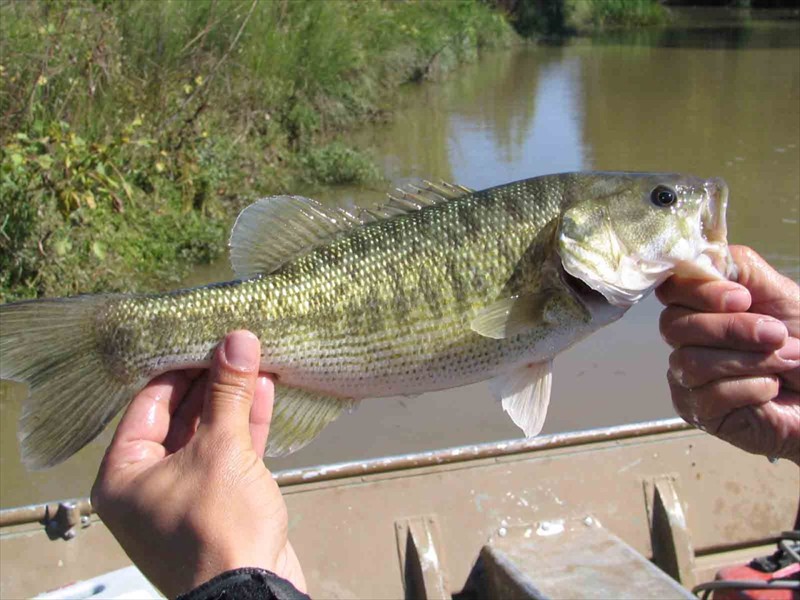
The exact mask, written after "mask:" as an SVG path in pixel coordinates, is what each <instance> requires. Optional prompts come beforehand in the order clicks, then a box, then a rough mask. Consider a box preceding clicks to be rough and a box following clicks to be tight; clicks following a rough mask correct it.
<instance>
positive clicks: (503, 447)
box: [0, 418, 692, 528]
mask: <svg viewBox="0 0 800 600" xmlns="http://www.w3.org/2000/svg"><path fill="white" fill-rule="evenodd" d="M687 429H692V426H691V425H689V424H688V423H686V422H685V421H683V420H682V419H679V418H672V419H660V420H655V421H643V422H639V423H630V424H625V425H614V426H611V427H599V428H594V429H585V430H580V431H569V432H565V433H553V434H549V435H542V436H538V437H534V438H529V439H524V438H523V439H512V440H501V441H497V442H486V443H482V444H471V445H465V446H455V447H451V448H442V449H439V450H428V451H425V452H415V453H409V454H398V455H392V456H386V457H383V458H374V459H369V460H363V461H349V462H340V463H333V464H330V465H319V466H310V467H303V468H300V469H287V470H283V471H277V472H275V473H273V477H274V479H275V481H276V482H277V484H278V485H279V486H280V487H289V486H294V485H300V484H308V483H318V482H325V481H333V480H337V479H345V478H348V477H364V476H366V475H375V474H379V473H386V472H391V471H404V470H409V469H417V468H420V467H429V466H438V465H446V464H453V463H460V462H468V461H473V460H481V459H487V458H498V457H506V456H513V455H515V454H523V453H527V452H532V451H539V450H547V449H552V448H564V447H570V446H581V445H584V444H591V443H596V442H603V441H617V440H624V439H628V438H633V437H641V436H647V435H655V434H662V433H670V432H675V431H683V430H687ZM59 504H71V505H75V506H76V507H77V508H78V509H79V511H80V513H81V515H91V514H92V513H93V509H92V505H91V501H90V500H89V498H71V499H66V500H61V501H54V502H45V503H34V504H28V505H25V506H16V507H11V508H4V509H0V528H2V527H10V526H12V525H22V524H25V523H42V522H44V521H45V520H46V519H47V518H48V516H49V515H52V514H54V511H55V509H56V508H57V507H58V505H59Z"/></svg>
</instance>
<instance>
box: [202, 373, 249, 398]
mask: <svg viewBox="0 0 800 600" xmlns="http://www.w3.org/2000/svg"><path fill="white" fill-rule="evenodd" d="M247 392H248V387H247V383H246V381H245V380H243V379H241V378H238V379H235V380H233V381H214V382H212V384H211V399H212V401H213V402H214V403H217V404H240V403H241V402H243V401H245V400H246V399H247Z"/></svg>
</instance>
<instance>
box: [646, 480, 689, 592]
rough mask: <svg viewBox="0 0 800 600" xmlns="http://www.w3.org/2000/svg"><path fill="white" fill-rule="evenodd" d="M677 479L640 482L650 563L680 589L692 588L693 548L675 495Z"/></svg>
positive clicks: (681, 508)
mask: <svg viewBox="0 0 800 600" xmlns="http://www.w3.org/2000/svg"><path fill="white" fill-rule="evenodd" d="M676 482H677V476H670V475H663V476H659V477H654V478H652V479H648V480H646V481H644V493H645V503H646V505H647V517H648V521H649V523H650V542H651V544H652V546H653V562H654V563H655V564H656V565H658V566H659V567H660V568H661V570H662V571H664V572H665V573H667V574H668V575H670V576H671V577H672V578H673V579H676V580H677V581H680V582H681V584H683V586H684V587H686V588H689V589H691V588H692V587H693V586H694V585H695V583H696V582H695V575H694V570H695V563H694V546H693V545H692V538H691V534H690V532H689V527H688V525H687V523H686V514H685V511H684V509H683V504H682V503H681V500H680V496H679V495H678V491H677V486H676Z"/></svg>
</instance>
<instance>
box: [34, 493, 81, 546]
mask: <svg viewBox="0 0 800 600" xmlns="http://www.w3.org/2000/svg"><path fill="white" fill-rule="evenodd" d="M42 523H44V530H45V533H47V537H49V538H50V539H51V540H56V539H59V538H61V539H62V540H71V539H73V538H74V537H75V536H76V535H78V529H77V527H78V525H80V526H81V527H83V528H86V527H88V526H89V525H90V519H89V516H88V515H81V507H80V505H78V504H77V503H75V502H61V503H59V505H58V508H57V509H56V511H55V514H53V515H51V512H50V507H49V506H47V508H45V513H44V519H42Z"/></svg>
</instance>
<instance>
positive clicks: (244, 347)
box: [225, 331, 259, 370]
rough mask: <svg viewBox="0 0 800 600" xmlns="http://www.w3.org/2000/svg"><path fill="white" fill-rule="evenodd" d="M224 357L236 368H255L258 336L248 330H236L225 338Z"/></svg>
mask: <svg viewBox="0 0 800 600" xmlns="http://www.w3.org/2000/svg"><path fill="white" fill-rule="evenodd" d="M225 359H226V360H227V361H228V364H229V365H230V366H232V367H234V368H237V369H247V370H250V369H255V368H257V366H258V359H259V352H258V338H257V337H256V336H254V335H253V334H252V333H250V332H249V331H237V332H234V333H232V334H231V335H229V336H228V337H227V338H225Z"/></svg>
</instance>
